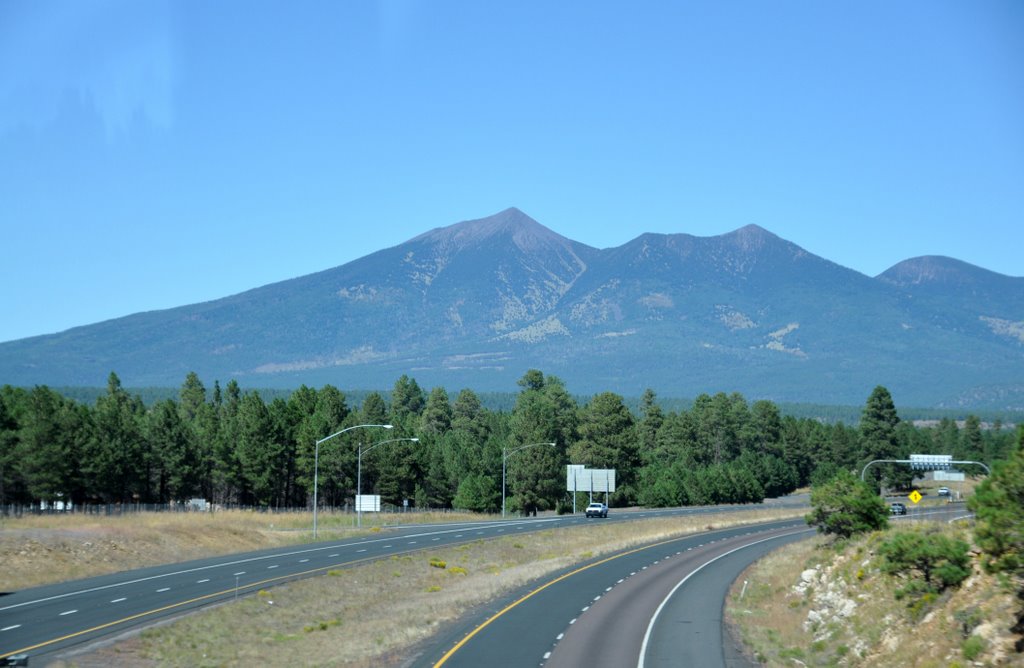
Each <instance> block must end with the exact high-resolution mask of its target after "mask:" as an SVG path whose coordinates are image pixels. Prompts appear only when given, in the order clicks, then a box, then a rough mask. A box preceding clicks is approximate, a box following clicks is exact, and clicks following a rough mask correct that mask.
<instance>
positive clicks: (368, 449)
mask: <svg viewBox="0 0 1024 668" xmlns="http://www.w3.org/2000/svg"><path fill="white" fill-rule="evenodd" d="M419 440H420V439H418V438H390V439H388V440H386V441H380V442H378V443H374V444H373V445H371V446H370V447H368V448H360V450H359V451H360V452H361V453H362V454H364V455H365V454H366V453H367V452H369V451H370V450H373V449H374V448H376V447H377V446H378V445H384V444H386V443H397V442H398V441H412V442H413V443H419Z"/></svg>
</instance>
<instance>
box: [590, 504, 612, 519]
mask: <svg viewBox="0 0 1024 668" xmlns="http://www.w3.org/2000/svg"><path fill="white" fill-rule="evenodd" d="M587 517H608V506H606V505H604V504H603V503H592V504H590V505H589V506H587Z"/></svg>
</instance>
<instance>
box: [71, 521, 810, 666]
mask: <svg viewBox="0 0 1024 668" xmlns="http://www.w3.org/2000/svg"><path fill="white" fill-rule="evenodd" d="M799 514H800V512H799V511H794V510H789V511H782V510H751V511H744V512H731V513H723V514H721V515H716V516H710V515H704V516H701V517H699V518H694V517H680V518H660V519H650V520H639V521H636V522H630V523H628V524H624V523H590V524H587V525H586V526H582V527H575V528H571V529H561V530H546V531H539V532H535V533H529V534H523V535H518V536H515V537H508V538H502V539H497V540H488V541H474V542H470V543H466V544H463V545H458V546H453V547H449V548H446V549H430V550H425V551H420V552H415V553H410V554H405V555H400V556H395V557H391V558H387V559H382V560H379V561H375V562H371V563H367V564H363V565H359V566H354V567H351V568H344V569H339V570H337V571H332V572H331V574H329V575H328V576H325V577H319V578H315V579H310V580H304V581H300V582H294V583H291V584H287V585H282V586H279V587H274V588H273V589H270V590H267V591H262V592H259V593H257V594H255V595H249V596H245V597H243V598H242V599H240V600H239V601H238V602H237V603H235V604H231V605H222V606H219V607H215V608H210V609H207V610H204V611H202V612H199V613H196V614H193V615H189V616H186V617H182V618H180V619H179V620H177V621H175V622H173V623H170V624H165V625H161V626H157V627H153V628H150V629H148V630H146V631H144V632H142V633H141V634H139V635H137V636H135V637H131V638H128V639H124V640H122V641H121V642H118V643H116V644H114V645H111V646H108V647H104V648H102V649H99V650H97V651H95V652H93V653H92V654H87V655H80V656H76V657H74V658H72V659H70V660H69V664H70V665H79V666H101V665H102V666H104V667H105V668H110V667H116V666H157V665H160V666H164V665H167V666H241V665H250V664H253V663H260V664H269V665H290V664H293V663H294V662H295V657H296V656H300V655H301V657H302V663H303V664H304V665H330V666H352V667H363V666H381V665H398V664H401V663H402V662H403V660H404V658H403V656H404V655H405V654H407V653H409V652H410V651H412V649H411V648H413V647H414V646H415V645H416V644H417V643H419V642H422V641H423V640H425V639H426V638H428V637H430V636H431V635H432V634H433V633H435V632H436V631H437V630H438V628H439V627H440V626H441V625H442V624H445V623H447V622H451V621H453V620H455V619H456V618H457V617H458V616H459V615H460V614H462V612H463V611H465V610H466V609H468V608H471V607H472V606H474V605H478V604H481V603H484V602H486V601H489V600H492V599H494V598H495V597H497V596H499V595H501V594H503V593H507V592H510V591H512V590H514V589H515V588H518V587H521V586H523V585H524V584H526V583H528V582H530V581H531V580H534V579H536V578H538V577H540V576H542V575H544V574H546V573H551V572H553V571H557V570H559V569H562V568H565V567H568V566H570V565H572V564H576V563H579V562H581V561H585V560H586V559H589V558H591V557H593V556H597V555H599V554H602V553H606V552H610V551H614V550H617V549H621V548H624V547H628V546H631V545H637V544H640V543H643V542H649V541H654V540H658V539H664V538H668V537H671V536H679V535H683V534H687V533H693V532H697V531H702V530H705V529H707V528H709V526H713V527H714V528H724V527H726V526H730V525H734V524H742V523H751V522H758V521H764V520H768V519H776V518H781V517H793V516H799ZM441 562H443V567H441V566H442V563H441Z"/></svg>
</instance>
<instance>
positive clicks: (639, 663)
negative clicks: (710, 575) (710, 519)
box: [636, 532, 802, 668]
mask: <svg viewBox="0 0 1024 668" xmlns="http://www.w3.org/2000/svg"><path fill="white" fill-rule="evenodd" d="M796 533H802V532H796ZM791 535H793V534H783V535H782V536H772V537H771V538H762V539H761V540H757V541H754V542H753V543H747V544H746V545H740V546H739V547H737V548H733V549H731V550H729V551H728V552H725V553H724V554H720V555H718V556H717V557H715V558H714V559H709V560H707V561H705V562H704V563H703V564H701V565H700V566H698V567H697V568H695V569H693V570H692V571H690V574H689V575H687V576H686V577H685V578H683V579H682V580H680V581H679V582H678V583H677V584H676V586H675V587H672V591H670V592H669V593H668V596H666V597H665V598H664V600H662V602H661V604H660V605H658V609H657V610H655V611H654V615H653V616H652V617H651V621H650V622H648V624H647V632H646V633H644V641H643V642H642V643H641V644H640V658H639V659H638V660H637V663H636V668H644V656H645V655H646V654H647V644H648V643H649V642H650V640H651V632H652V631H654V624H655V622H657V621H658V615H660V614H661V611H662V609H663V608H664V607H665V605H666V604H668V602H669V600H671V598H672V597H673V596H674V595H675V593H676V590H678V589H679V588H680V587H682V586H683V585H684V584H686V581H687V580H689V579H690V578H691V577H693V576H694V575H696V574H697V573H698V572H699V571H700V570H701V569H702V568H704V567H705V566H707V565H708V564H712V563H714V562H716V561H718V560H719V559H721V558H722V557H728V556H729V555H730V554H732V553H733V552H739V551H740V550H743V549H746V548H748V547H753V546H754V545H757V544H759V543H765V542H768V541H770V540H776V539H778V538H783V537H785V536H791Z"/></svg>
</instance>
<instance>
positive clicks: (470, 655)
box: [414, 520, 814, 668]
mask: <svg viewBox="0 0 1024 668" xmlns="http://www.w3.org/2000/svg"><path fill="white" fill-rule="evenodd" d="M593 521H601V520H593ZM813 533H814V531H813V529H809V528H808V527H807V526H806V525H805V524H804V523H803V522H802V521H801V520H785V521H781V522H770V523H765V524H759V525H748V526H745V527H735V528H730V529H723V530H719V531H711V532H707V533H701V534H697V535H690V536H685V537H681V538H675V539H671V540H666V541H661V542H658V543H655V544H652V545H648V546H644V547H640V548H634V549H630V550H625V551H622V552H618V553H616V554H613V555H611V556H606V557H603V558H599V559H596V560H594V561H592V562H590V563H588V564H585V565H583V566H581V567H578V568H574V569H572V570H569V571H567V572H563V573H561V574H557V575H554V576H552V577H551V578H549V579H547V580H545V581H544V582H542V583H541V584H539V585H535V586H533V587H532V588H531V589H529V590H528V591H526V592H522V593H520V595H519V597H518V598H515V599H514V600H506V601H505V602H504V604H503V605H500V606H495V607H494V609H493V610H492V611H491V612H490V614H488V615H486V618H485V619H483V620H482V621H481V620H478V621H479V623H478V624H477V625H476V626H475V628H472V629H468V628H462V629H456V630H455V631H454V635H456V636H461V637H460V638H458V639H456V638H454V637H452V636H451V635H450V636H449V638H448V643H447V646H445V647H443V648H442V649H437V650H434V651H432V652H427V653H426V654H424V655H422V656H421V657H419V659H418V660H417V662H416V663H415V664H414V665H416V666H418V667H426V666H432V667H433V668H442V667H443V668H463V667H470V666H485V665H486V666H495V665H500V666H538V665H544V666H549V667H551V666H571V667H575V666H598V667H600V666H608V667H614V668H623V667H625V666H640V667H641V668H649V667H661V666H674V667H678V666H700V667H702V668H703V667H705V666H707V667H712V666H741V665H746V664H745V662H743V661H742V657H740V656H738V654H736V653H732V654H731V655H730V656H727V655H726V651H725V650H724V649H723V648H724V647H726V646H727V643H725V642H724V638H723V633H722V607H723V605H724V601H725V595H726V592H727V591H728V588H729V586H730V585H731V583H732V582H733V581H734V580H735V578H736V577H737V576H738V575H739V573H741V572H742V571H743V569H745V568H746V567H747V565H749V564H750V563H753V562H754V561H755V560H756V559H757V558H759V557H760V556H762V555H763V554H765V553H767V552H768V551H770V550H773V549H775V548H777V547H780V546H782V545H784V544H786V543H787V542H792V541H795V540H800V539H802V538H808V537H810V536H812V535H813Z"/></svg>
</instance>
